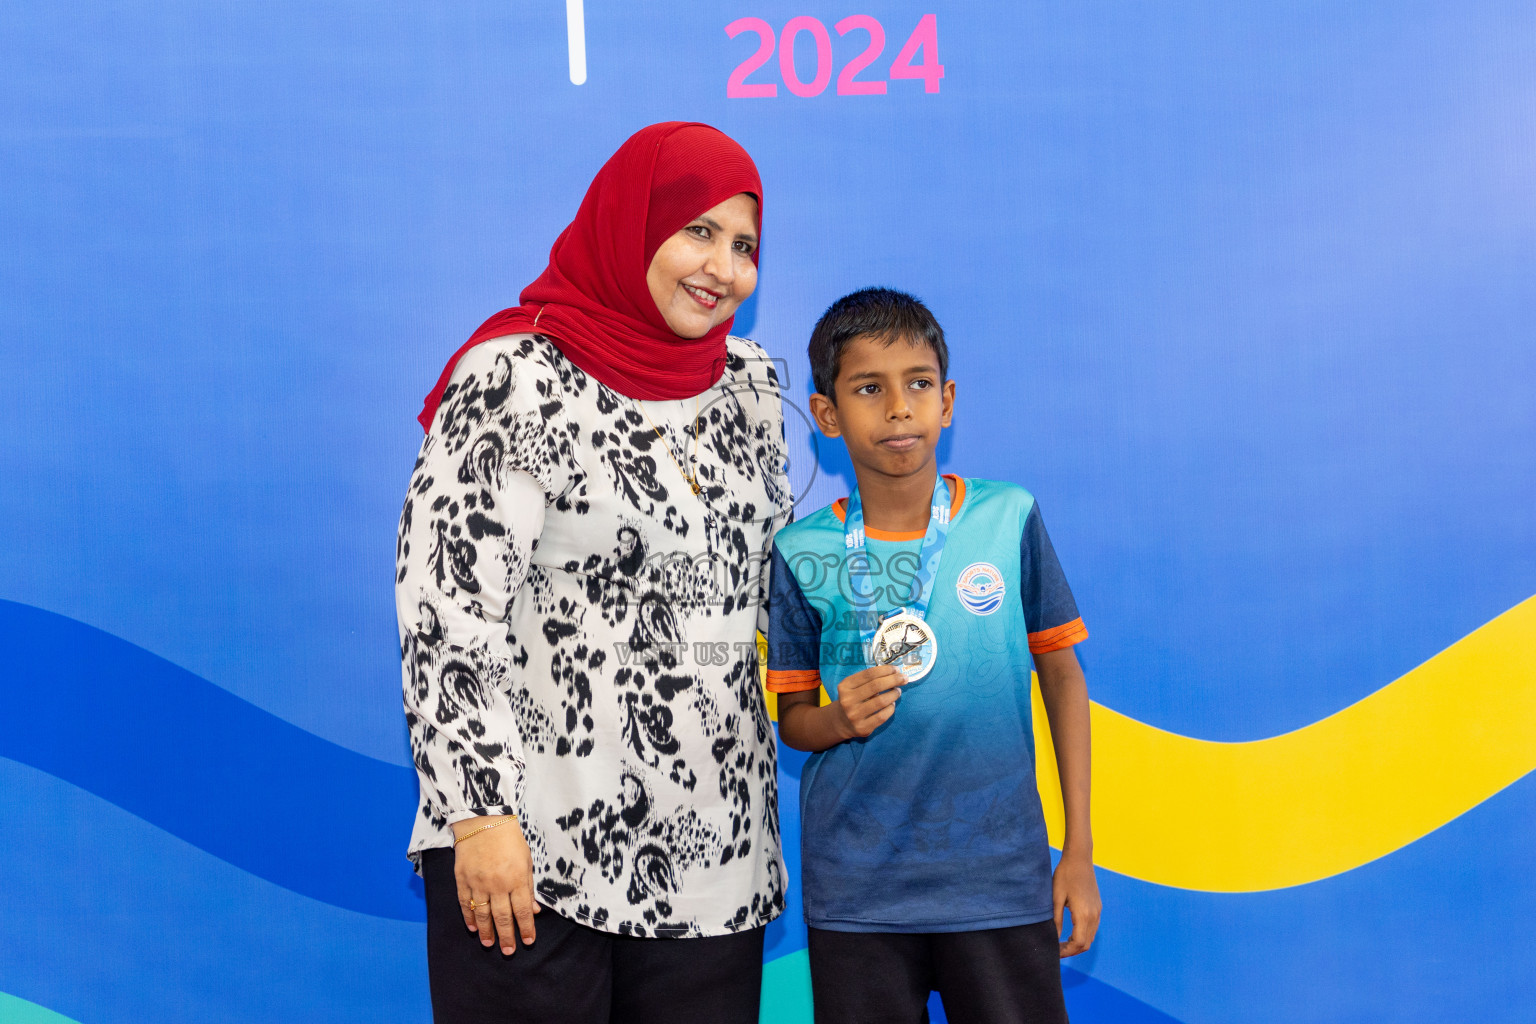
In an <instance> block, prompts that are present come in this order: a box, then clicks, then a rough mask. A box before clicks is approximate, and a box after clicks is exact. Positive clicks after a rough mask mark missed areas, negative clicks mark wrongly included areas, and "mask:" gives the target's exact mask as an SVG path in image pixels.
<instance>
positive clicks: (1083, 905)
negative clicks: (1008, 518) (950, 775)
mask: <svg viewBox="0 0 1536 1024" xmlns="http://www.w3.org/2000/svg"><path fill="white" fill-rule="evenodd" d="M1035 669H1036V671H1037V672H1038V674H1039V677H1040V697H1041V700H1042V701H1043V702H1044V704H1045V714H1046V718H1047V719H1048V720H1049V722H1050V726H1051V743H1052V745H1053V746H1055V748H1056V765H1057V769H1058V770H1059V772H1060V775H1061V798H1062V803H1063V805H1064V806H1065V809H1066V838H1065V839H1063V840H1062V844H1061V863H1060V864H1058V865H1057V866H1056V874H1055V877H1054V878H1053V879H1052V886H1051V888H1052V895H1053V896H1054V899H1055V904H1056V931H1057V934H1060V933H1061V925H1062V910H1063V908H1067V909H1070V910H1071V911H1072V935H1071V937H1070V938H1069V939H1068V940H1067V941H1066V942H1063V943H1061V946H1060V952H1061V955H1062V956H1064V957H1067V956H1073V955H1075V954H1077V953H1081V952H1083V950H1085V949H1087V948H1088V947H1089V946H1091V945H1092V944H1093V937H1094V933H1095V932H1097V931H1098V930H1099V915H1100V913H1101V912H1102V910H1103V901H1102V900H1100V898H1099V884H1098V882H1097V881H1096V880H1095V879H1094V876H1093V824H1092V822H1091V821H1090V816H1089V780H1090V776H1091V774H1092V773H1091V754H1090V742H1089V735H1088V729H1089V727H1088V682H1087V680H1085V679H1084V678H1083V670H1082V667H1081V666H1079V665H1078V663H1077V655H1076V654H1075V653H1073V650H1072V648H1071V647H1064V648H1062V649H1061V650H1058V651H1048V652H1044V653H1039V654H1036V655H1035ZM781 706H782V705H781ZM782 714H783V712H782V711H781V712H780V715H781V716H782Z"/></svg>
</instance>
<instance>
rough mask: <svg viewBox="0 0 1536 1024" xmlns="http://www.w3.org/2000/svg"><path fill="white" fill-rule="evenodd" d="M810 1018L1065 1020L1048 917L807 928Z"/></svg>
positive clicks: (852, 1023)
mask: <svg viewBox="0 0 1536 1024" xmlns="http://www.w3.org/2000/svg"><path fill="white" fill-rule="evenodd" d="M810 954H811V990H812V993H813V995H814V998H815V1001H816V1024H924V1022H926V1021H927V1020H928V1008H927V1007H928V994H929V993H930V992H938V993H939V998H941V999H942V1000H944V1015H945V1016H946V1017H948V1018H949V1019H950V1021H951V1024H1066V1020H1067V1007H1066V1002H1065V1000H1064V999H1063V997H1062V994H1061V960H1060V956H1059V954H1058V952H1057V935H1056V922H1054V921H1042V922H1040V923H1039V924H1026V925H1019V926H1018V927H1016V928H989V929H986V930H985V931H975V932H925V933H922V934H910V933H893V932H833V931H826V930H824V929H821V928H812V929H811V930H810Z"/></svg>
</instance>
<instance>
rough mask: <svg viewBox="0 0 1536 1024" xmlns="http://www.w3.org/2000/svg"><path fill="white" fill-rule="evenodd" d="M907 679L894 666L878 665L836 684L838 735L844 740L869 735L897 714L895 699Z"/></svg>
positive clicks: (832, 705)
mask: <svg viewBox="0 0 1536 1024" xmlns="http://www.w3.org/2000/svg"><path fill="white" fill-rule="evenodd" d="M906 682H907V677H906V676H904V675H902V673H901V669H899V668H897V667H896V666H894V665H877V666H875V667H874V668H866V669H865V670H864V671H862V672H855V673H854V674H853V675H851V676H849V677H848V678H847V679H844V680H843V681H842V682H841V683H839V684H838V685H837V700H836V701H834V702H833V703H832V704H831V707H832V708H833V709H835V713H836V715H837V725H838V732H839V734H841V736H842V738H843V739H845V740H851V739H857V738H859V737H862V736H868V735H869V734H870V733H872V732H874V731H875V730H876V729H878V728H880V727H881V726H882V725H884V724H885V723H886V721H888V720H889V719H890V717H891V715H893V714H895V713H896V700H897V698H898V697H900V696H901V688H902V687H903V686H905V685H906Z"/></svg>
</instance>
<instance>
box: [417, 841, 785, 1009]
mask: <svg viewBox="0 0 1536 1024" xmlns="http://www.w3.org/2000/svg"><path fill="white" fill-rule="evenodd" d="M421 867H422V874H423V876H425V880H426V889H427V974H428V977H429V980H430V981H431V986H432V1018H433V1020H435V1021H436V1022H437V1024H523V1022H525V1021H526V1022H529V1024H610V1022H613V1024H621V1022H622V1024H757V1015H758V1008H759V1002H760V1000H761V998H762V986H763V931H764V929H762V928H753V929H751V930H750V931H743V932H740V933H738V934H736V935H722V936H718V937H715V938H707V939H636V938H630V937H627V936H623V935H613V934H610V933H608V932H601V931H598V930H597V929H595V928H588V927H586V926H584V925H580V924H577V923H576V922H574V921H571V920H569V919H567V918H564V917H561V916H560V915H559V914H556V913H555V912H554V911H552V910H550V909H549V908H548V907H545V908H544V910H543V912H542V913H540V914H539V916H538V919H537V921H536V930H537V931H538V938H537V940H536V941H535V942H534V944H533V945H531V946H524V945H521V944H519V946H518V949H517V952H516V953H513V954H512V955H511V956H503V955H502V953H501V947H500V946H499V945H495V946H492V947H490V948H489V949H487V948H486V947H484V946H482V945H480V938H479V936H477V935H476V934H475V933H474V932H472V931H470V930H469V929H468V928H466V927H464V914H463V911H461V910H460V909H459V896H458V888H457V886H456V885H455V883H454V879H453V851H452V850H447V849H443V850H427V851H425V852H424V853H423V854H422V858H421Z"/></svg>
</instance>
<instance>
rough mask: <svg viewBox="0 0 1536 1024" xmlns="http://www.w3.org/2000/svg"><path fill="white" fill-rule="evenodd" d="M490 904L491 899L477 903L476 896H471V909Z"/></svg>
mask: <svg viewBox="0 0 1536 1024" xmlns="http://www.w3.org/2000/svg"><path fill="white" fill-rule="evenodd" d="M490 905H491V901H490V900H486V901H485V902H484V903H476V902H475V898H474V897H473V896H471V897H470V898H469V909H470V910H478V909H480V908H481V907H488V906H490Z"/></svg>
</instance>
